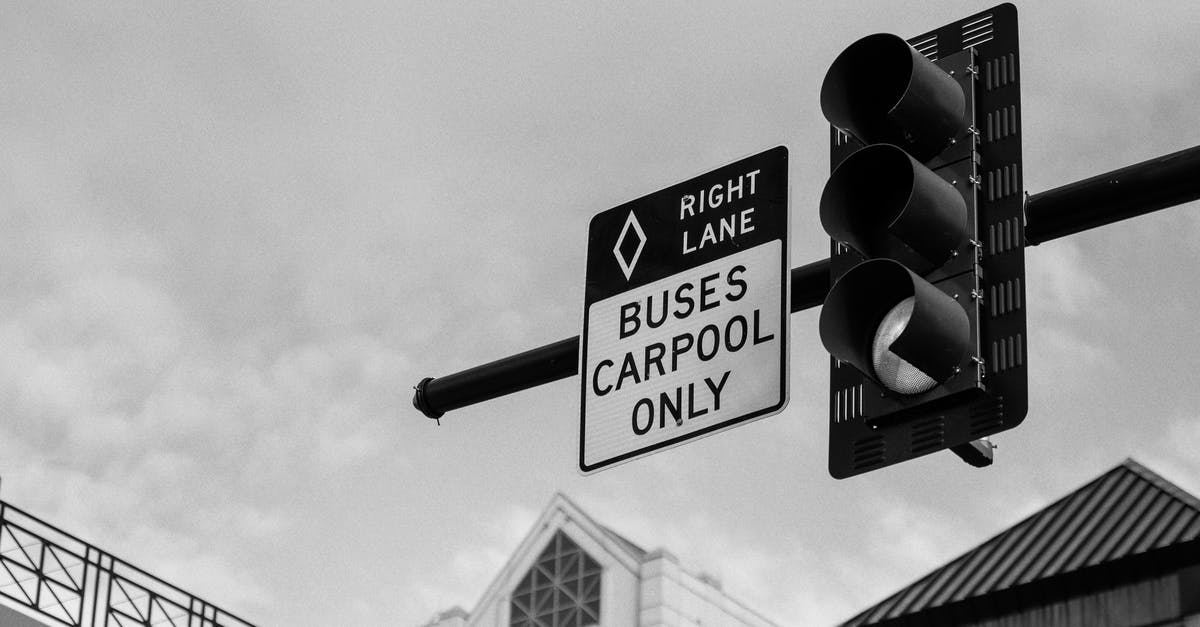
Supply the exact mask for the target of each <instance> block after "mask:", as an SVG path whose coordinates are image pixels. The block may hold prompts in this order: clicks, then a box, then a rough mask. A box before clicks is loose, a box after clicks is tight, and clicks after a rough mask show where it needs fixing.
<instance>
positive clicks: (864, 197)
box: [820, 144, 968, 274]
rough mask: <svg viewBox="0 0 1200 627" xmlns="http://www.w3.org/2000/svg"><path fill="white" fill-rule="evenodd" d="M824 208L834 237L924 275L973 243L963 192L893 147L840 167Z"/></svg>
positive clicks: (876, 148)
mask: <svg viewBox="0 0 1200 627" xmlns="http://www.w3.org/2000/svg"><path fill="white" fill-rule="evenodd" d="M820 210H821V226H823V227H824V228H825V231H826V232H827V233H829V236H830V237H832V238H834V239H836V240H838V241H840V242H844V243H846V244H847V245H849V246H850V247H851V248H853V249H855V250H857V251H858V252H860V253H862V254H863V255H864V256H866V257H870V258H874V257H891V258H894V259H897V260H899V261H901V262H903V263H904V264H905V265H907V266H909V267H910V268H912V269H914V270H915V271H917V272H918V273H920V274H925V273H927V272H929V271H930V270H932V269H934V268H937V267H940V266H941V265H943V264H944V263H945V262H946V261H947V260H949V259H950V258H951V257H952V256H953V255H954V253H955V251H957V250H958V249H959V248H961V247H962V245H963V244H964V243H965V242H966V241H967V239H968V237H967V228H968V224H967V222H968V213H967V205H966V201H965V200H964V199H963V196H962V194H961V193H959V191H958V190H957V189H955V188H954V186H953V185H951V184H950V183H948V182H947V181H945V180H943V179H942V178H941V177H939V176H938V175H937V174H935V173H934V172H933V171H932V170H930V169H929V168H927V167H925V166H924V165H922V164H920V163H918V162H917V161H916V160H914V159H913V158H912V157H910V156H909V155H908V153H906V152H904V151H903V150H901V149H900V148H898V147H896V146H893V145H891V144H875V145H872V146H867V147H866V148H863V149H861V150H858V151H857V152H855V153H854V154H852V155H850V156H849V157H846V159H845V160H843V161H842V162H841V163H840V164H838V166H837V168H835V169H834V171H833V174H832V175H830V177H829V180H828V181H827V182H826V183H825V190H824V191H823V192H822V193H821V206H820Z"/></svg>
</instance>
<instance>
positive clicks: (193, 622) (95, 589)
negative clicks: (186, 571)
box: [0, 501, 251, 627]
mask: <svg viewBox="0 0 1200 627" xmlns="http://www.w3.org/2000/svg"><path fill="white" fill-rule="evenodd" d="M0 597H3V599H0V603H5V601H8V602H9V603H5V604H7V605H10V607H11V606H13V605H14V604H15V606H17V607H20V608H24V609H25V610H26V612H27V613H29V614H31V615H34V616H36V617H37V618H38V620H41V621H43V622H46V623H47V624H49V625H67V626H70V627H84V626H88V627H91V626H103V627H110V626H112V627H126V626H133V625H141V626H145V627H151V626H153V627H165V626H170V627H251V623H249V622H247V621H245V620H243V619H241V618H238V617H237V616H234V615H233V614H231V613H229V612H228V611H226V610H223V609H221V608H219V607H217V606H215V605H213V604H211V603H209V602H207V601H205V600H203V599H200V598H198V597H196V596H195V595H193V594H190V593H188V592H185V591H183V590H181V589H179V588H177V587H176V586H173V585H171V584H169V583H167V582H165V581H163V580H162V579H159V578H158V577H155V576H154V575H151V574H150V573H147V572H146V571H144V570H142V569H140V568H138V567H137V566H134V565H133V564H130V563H128V562H125V561H123V560H121V559H118V558H116V557H113V556H112V555H110V554H108V553H106V552H105V551H104V550H102V549H100V548H97V547H95V546H92V545H91V544H88V543H87V542H85V541H83V540H80V539H79V538H76V537H75V536H73V535H71V534H69V533H67V532H65V531H63V530H61V529H59V528H57V527H55V526H54V525H51V524H49V523H47V522H45V521H43V520H40V519H38V518H36V517H34V516H33V515H31V514H28V513H26V512H24V511H22V510H20V509H18V508H17V507H14V506H12V505H10V504H8V503H5V502H4V501H0Z"/></svg>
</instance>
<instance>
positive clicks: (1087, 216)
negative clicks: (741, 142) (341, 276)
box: [413, 146, 1200, 418]
mask: <svg viewBox="0 0 1200 627" xmlns="http://www.w3.org/2000/svg"><path fill="white" fill-rule="evenodd" d="M1198 198H1200V146H1195V147H1192V148H1188V149H1186V150H1181V151H1179V152H1176V153H1172V154H1169V155H1166V156H1163V157H1158V158H1155V159H1150V160H1148V161H1143V162H1141V163H1138V164H1135V165H1131V166H1128V167H1124V168H1121V169H1119V170H1113V171H1112V172H1108V173H1105V174H1101V175H1099V176H1093V177H1091V178H1088V179H1084V180H1082V181H1076V182H1074V183H1070V184H1068V185H1063V186H1062V187H1056V188H1054V189H1051V190H1049V191H1045V192H1042V193H1040V194H1034V195H1032V196H1029V197H1028V198H1027V199H1026V201H1025V242H1026V244H1027V245H1037V244H1041V243H1043V242H1048V241H1050V240H1053V239H1057V238H1060V237H1066V236H1067V235H1072V234H1074V233H1078V232H1080V231H1085V230H1087V229H1091V228H1095V227H1098V226H1103V225H1105V224H1111V223H1113V222H1117V221H1120V220H1124V219H1126V218H1132V217H1135V216H1139V215H1142V214H1145V213H1150V212H1152V211H1157V210H1159V209H1165V208H1167V207H1173V206H1175V205H1179V204H1182V203H1185V202H1188V201H1192V200H1196V199H1198ZM791 282H792V285H791V287H792V302H791V311H792V313H795V312H797V311H803V310H805V309H809V308H811V307H816V306H817V305H820V304H821V303H822V302H824V300H825V294H826V293H828V292H829V260H828V259H823V260H821V261H814V262H813V263H810V264H807V265H804V266H800V267H799V268H792V270H791ZM578 372H579V336H578V335H577V336H574V337H570V338H567V339H565V340H559V341H557V342H554V343H553V344H547V345H545V346H541V347H539V348H535V349H533V350H529V351H525V352H524V353H520V354H518V355H513V356H512V357H505V358H503V359H498V360H496V361H493V362H491V363H488V364H484V365H482V366H476V367H474V368H470V369H467V370H463V371H462V372H457V373H455V374H450V375H446V376H444V377H439V378H436V379H435V378H433V377H427V378H425V379H422V380H421V382H420V383H418V384H417V385H416V387H415V390H416V392H415V394H414V395H413V406H415V407H416V408H417V409H419V410H421V413H423V414H425V415H426V416H428V417H430V418H440V417H441V416H442V415H443V414H445V413H446V412H448V411H450V410H452V409H458V408H459V407H465V406H467V405H473V404H475V403H480V402H483V401H486V400H491V399H493V398H496V397H498V396H503V395H505V394H511V393H512V392H519V391H521V390H525V389H528V388H531V387H535V386H538V385H541V384H543V383H549V382H551V381H557V380H559V379H565V378H567V377H570V376H574V375H575V374H578Z"/></svg>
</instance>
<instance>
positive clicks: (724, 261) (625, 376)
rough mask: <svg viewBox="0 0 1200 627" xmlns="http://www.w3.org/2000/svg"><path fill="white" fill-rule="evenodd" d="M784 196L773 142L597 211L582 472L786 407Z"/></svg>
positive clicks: (584, 370)
mask: <svg viewBox="0 0 1200 627" xmlns="http://www.w3.org/2000/svg"><path fill="white" fill-rule="evenodd" d="M787 191H788V186H787V148H785V147H783V146H779V147H777V148H773V149H771V150H768V151H766V152H763V153H760V154H757V155H754V156H752V157H748V158H746V159H742V160H741V161H737V162H735V163H732V164H729V165H727V166H724V167H721V168H718V169H716V170H713V171H711V172H708V173H706V174H703V175H700V176H698V177H696V178H693V179H690V180H687V181H684V182H682V183H679V184H677V185H673V186H671V187H668V188H666V189H664V190H661V191H658V192H655V193H653V194H650V195H648V196H644V197H642V198H639V199H637V200H634V201H631V202H628V203H625V204H623V205H620V206H618V207H614V208H612V209H609V210H607V211H604V212H602V213H599V214H597V215H596V216H595V217H593V218H592V221H591V224H590V226H589V228H588V250H587V283H586V287H585V292H584V320H583V336H582V340H581V342H580V368H579V373H580V389H581V394H580V429H579V468H580V470H582V471H583V472H585V473H590V472H595V471H598V470H602V469H604V468H608V467H610V466H612V465H614V464H618V463H621V462H625V461H629V460H631V459H634V458H637V457H641V456H644V455H648V454H650V453H653V452H655V451H660V450H663V449H666V448H670V447H672V446H676V445H679V444H682V443H683V442H687V441H689V440H694V439H696V438H699V437H703V436H706V435H711V434H713V433H716V432H718V431H722V430H724V429H728V428H730V427H733V426H736V425H739V424H745V423H746V422H749V421H751V420H754V419H757V418H762V417H764V416H769V415H771V414H773V413H776V412H779V411H781V410H782V409H783V408H784V406H785V405H786V404H787V400H788V386H787V355H788V340H787V338H788V314H789V301H788V289H789V284H790V282H789V281H788V272H789V266H788V240H787V233H788V200H787Z"/></svg>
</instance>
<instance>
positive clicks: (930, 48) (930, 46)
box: [908, 33, 938, 61]
mask: <svg viewBox="0 0 1200 627" xmlns="http://www.w3.org/2000/svg"><path fill="white" fill-rule="evenodd" d="M908 43H909V45H910V46H912V47H913V48H916V49H917V52H920V53H921V54H923V55H925V58H926V59H929V60H930V61H937V59H938V38H937V33H934V34H932V35H929V36H927V37H922V38H921V39H917V40H914V41H910V42H908Z"/></svg>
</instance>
